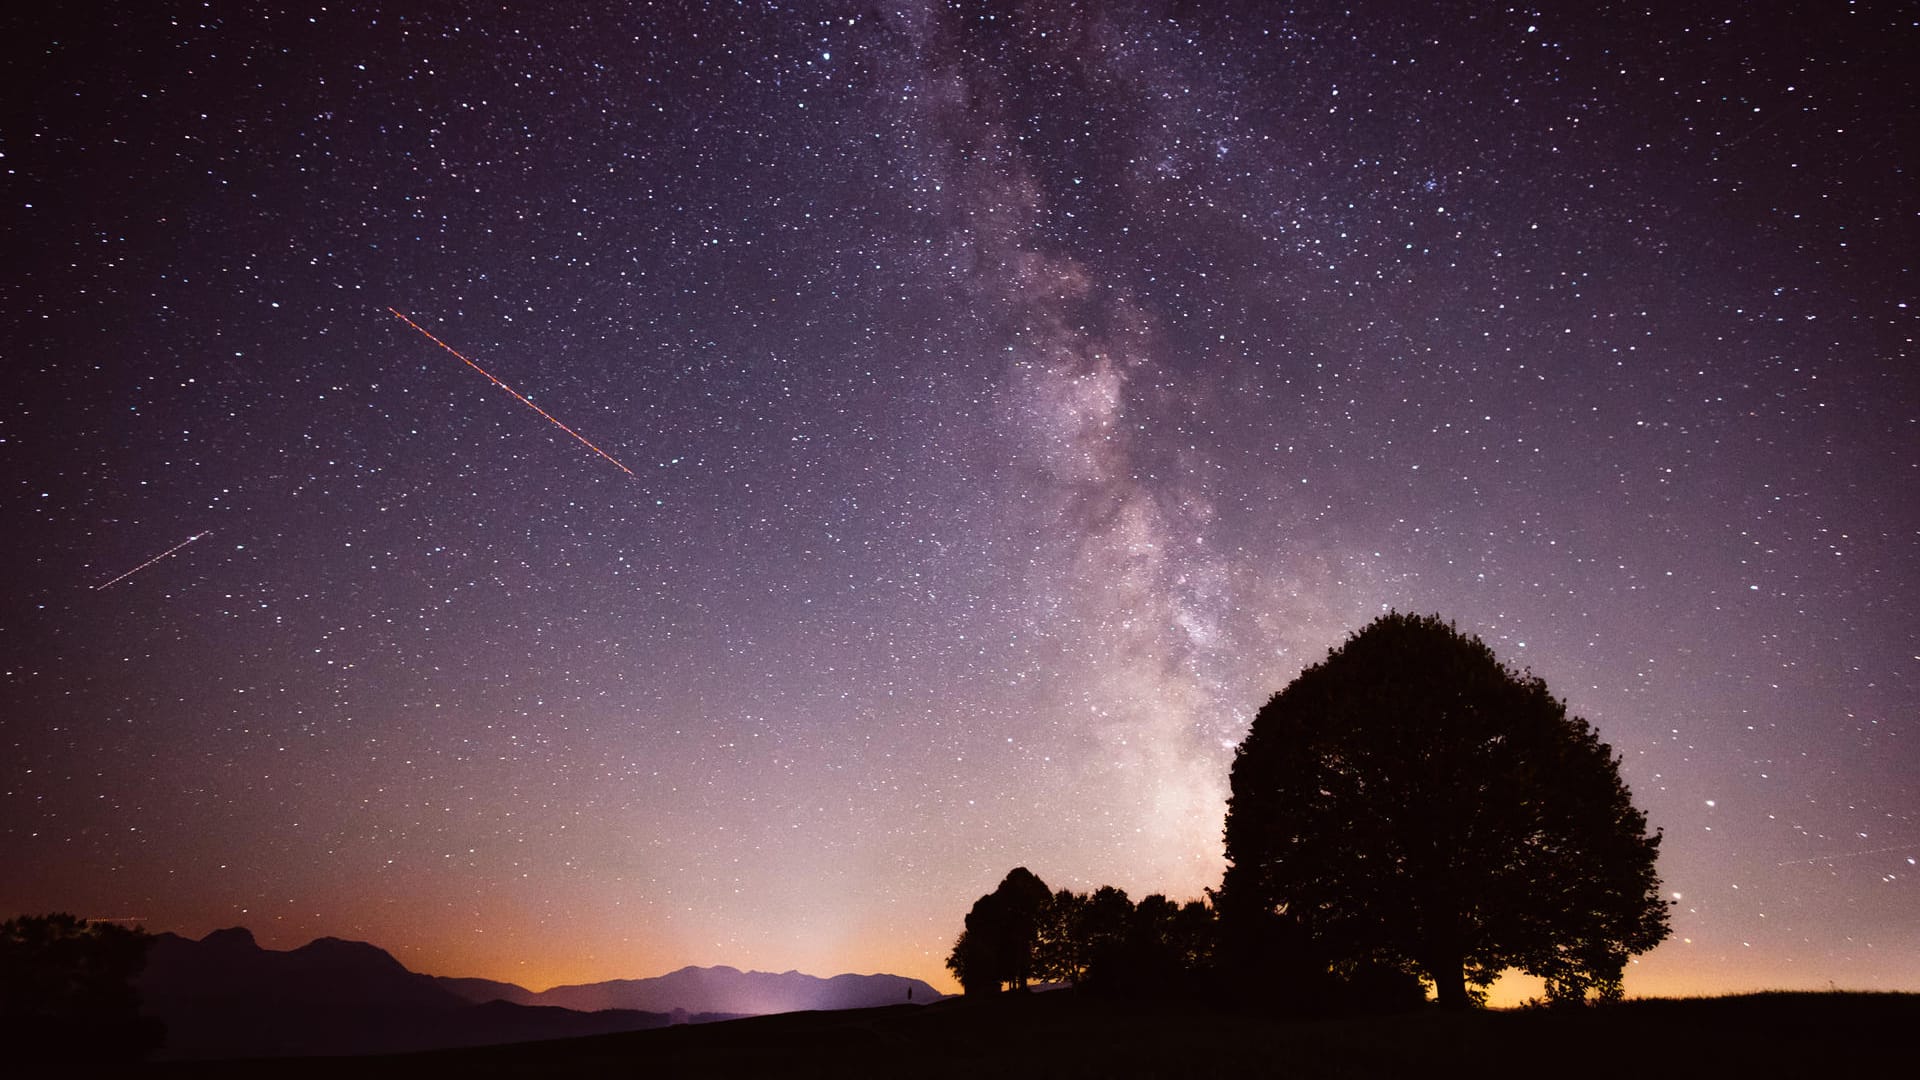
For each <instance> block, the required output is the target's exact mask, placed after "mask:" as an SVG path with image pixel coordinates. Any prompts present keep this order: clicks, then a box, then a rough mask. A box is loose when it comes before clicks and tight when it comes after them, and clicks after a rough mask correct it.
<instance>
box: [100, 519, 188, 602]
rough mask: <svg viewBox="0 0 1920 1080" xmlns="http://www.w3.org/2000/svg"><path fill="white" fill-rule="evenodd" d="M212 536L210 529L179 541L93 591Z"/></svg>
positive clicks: (122, 579) (107, 586)
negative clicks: (205, 537)
mask: <svg viewBox="0 0 1920 1080" xmlns="http://www.w3.org/2000/svg"><path fill="white" fill-rule="evenodd" d="M212 535H213V530H212V529H208V530H207V531H206V532H199V533H194V534H193V535H192V536H189V537H187V538H186V539H185V540H182V541H180V542H179V543H177V544H175V545H173V546H172V547H170V548H168V549H167V550H165V551H163V552H161V553H160V554H158V555H155V556H154V557H153V558H151V559H148V560H147V561H146V562H143V563H141V564H140V565H139V566H136V567H134V568H133V569H131V570H129V571H127V572H126V573H124V574H121V575H120V576H119V577H117V578H114V579H113V580H112V581H109V582H107V583H106V584H104V585H95V586H94V587H93V591H94V592H99V591H100V590H101V589H106V588H111V587H113V586H115V585H118V584H120V583H121V582H123V581H125V580H127V579H128V578H130V577H132V576H133V575H135V574H137V573H139V572H140V571H142V570H145V569H146V568H147V567H149V566H152V565H153V564H154V563H157V562H159V561H160V560H161V559H164V558H166V557H167V556H169V555H171V554H173V553H174V552H176V551H179V550H180V549H181V548H183V547H186V546H187V545H188V544H191V543H193V542H194V541H195V540H198V539H200V538H201V537H203V536H212Z"/></svg>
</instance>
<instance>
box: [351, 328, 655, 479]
mask: <svg viewBox="0 0 1920 1080" xmlns="http://www.w3.org/2000/svg"><path fill="white" fill-rule="evenodd" d="M387 310H388V311H391V312H393V317H394V318H396V319H399V320H400V321H401V322H403V323H406V324H407V325H408V326H411V327H413V328H414V329H415V330H418V331H420V336H421V337H424V338H426V339H427V340H428V341H431V342H433V343H434V344H435V345H438V346H440V347H441V348H443V349H445V350H447V351H448V352H450V353H452V354H453V355H455V356H457V357H459V358H460V362H461V363H463V364H465V365H467V366H468V367H470V368H472V369H473V370H475V371H477V372H479V373H480V374H482V375H485V376H486V377H487V381H488V382H490V383H492V384H493V385H495V386H497V387H499V388H500V389H502V390H505V391H506V392H507V393H509V394H512V395H513V396H514V397H515V398H518V399H519V401H520V404H522V405H525V406H526V407H527V408H529V409H532V410H533V411H534V412H537V413H539V414H540V415H541V416H544V417H546V418H547V422H548V423H550V424H552V425H553V426H554V427H557V428H559V429H560V430H561V431H564V432H566V433H567V434H569V435H571V436H573V437H574V438H576V439H579V440H580V445H582V446H584V447H586V448H587V449H589V450H591V451H593V452H594V453H596V454H599V455H600V456H601V457H603V458H606V459H607V460H608V461H611V462H613V463H614V465H615V466H616V467H618V468H619V470H620V471H621V472H623V473H626V474H627V475H628V476H633V477H638V475H639V474H638V473H635V472H634V471H633V470H632V469H629V468H627V467H626V466H625V465H621V464H620V459H618V458H616V457H614V456H613V455H612V454H609V453H607V452H606V451H605V450H602V449H600V448H599V447H597V446H595V445H593V444H592V443H591V442H588V441H587V437H586V436H585V435H582V434H580V433H579V432H577V431H575V430H573V429H572V428H570V427H568V426H567V425H565V424H563V423H561V422H560V421H558V420H556V419H554V416H553V414H552V413H550V412H548V411H547V410H545V409H543V408H541V407H540V406H538V405H535V404H534V403H533V402H531V401H528V400H527V398H526V396H525V395H524V394H522V393H520V391H518V390H515V389H514V388H513V387H511V386H508V385H507V384H506V383H503V382H501V381H500V380H499V379H496V378H494V377H493V373H492V372H490V371H488V370H487V369H486V368H483V367H481V366H480V365H479V364H476V363H474V362H473V361H471V360H469V359H467V357H466V354H465V353H462V352H461V351H460V350H459V349H456V348H454V347H453V346H451V345H449V344H447V343H446V342H444V341H441V340H440V339H439V338H437V337H434V336H433V334H432V333H431V332H429V331H428V330H427V328H426V327H424V326H421V325H420V324H419V323H417V322H414V321H413V320H412V319H409V318H407V317H406V316H405V315H402V314H401V313H400V309H398V308H391V307H390V308H388V309H387Z"/></svg>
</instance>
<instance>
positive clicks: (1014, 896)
mask: <svg viewBox="0 0 1920 1080" xmlns="http://www.w3.org/2000/svg"><path fill="white" fill-rule="evenodd" d="M1213 927H1214V918H1213V910H1212V909H1211V908H1209V907H1208V906H1207V905H1206V903H1205V902H1204V901H1200V900H1189V901H1188V902H1187V903H1186V904H1184V905H1181V904H1176V903H1174V902H1173V901H1171V900H1168V899H1167V898H1166V897H1164V896H1161V895H1159V894H1157V893H1156V894H1154V895H1152V896H1148V897H1146V898H1145V899H1143V900H1141V901H1140V902H1139V903H1138V904H1135V903H1134V902H1133V901H1132V900H1131V899H1130V898H1128V896H1127V894H1126V891H1125V890H1124V889H1117V888H1114V887H1113V886H1111V885H1103V886H1101V887H1100V888H1098V889H1095V890H1094V891H1093V892H1092V893H1091V894H1089V893H1076V892H1072V891H1070V890H1067V889H1061V890H1060V891H1059V892H1057V893H1052V894H1049V893H1048V892H1047V891H1046V885H1045V883H1043V882H1041V880H1040V879H1039V878H1038V877H1035V876H1034V875H1033V873H1032V872H1030V871H1028V870H1027V869H1026V868H1025V867H1017V868H1015V869H1014V870H1013V871H1011V872H1010V873H1008V874H1007V877H1006V879H1005V880H1004V881H1002V882H1001V883H1000V886H999V888H997V889H995V890H994V891H993V892H991V893H988V894H987V895H985V896H982V897H981V898H980V899H979V900H976V901H974V905H973V910H971V911H970V912H968V913H967V920H966V929H964V930H963V931H961V933H960V938H959V940H957V941H956V942H954V946H953V952H952V954H951V955H950V956H948V958H947V967H948V968H949V969H950V970H951V971H952V972H953V973H954V976H955V977H956V978H958V979H959V980H960V985H961V986H962V987H963V988H964V989H965V990H966V992H967V993H969V994H980V993H995V992H997V991H999V990H1000V989H1001V988H1002V986H1005V987H1008V988H1011V989H1015V990H1019V989H1024V988H1025V987H1026V986H1027V984H1028V983H1029V982H1049V983H1065V984H1071V985H1073V986H1085V987H1088V988H1090V989H1092V990H1095V991H1097V992H1101V993H1113V994H1127V995H1145V994H1164V993H1169V992H1172V991H1176V990H1181V989H1190V988H1191V986H1192V983H1193V981H1194V978H1195V977H1196V976H1197V975H1198V974H1199V973H1200V972H1201V971H1203V970H1204V969H1205V968H1206V967H1207V966H1208V965H1209V964H1210V963H1211V961H1212V959H1213Z"/></svg>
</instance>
